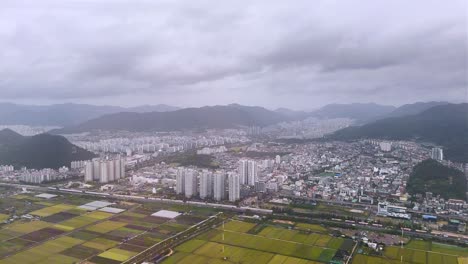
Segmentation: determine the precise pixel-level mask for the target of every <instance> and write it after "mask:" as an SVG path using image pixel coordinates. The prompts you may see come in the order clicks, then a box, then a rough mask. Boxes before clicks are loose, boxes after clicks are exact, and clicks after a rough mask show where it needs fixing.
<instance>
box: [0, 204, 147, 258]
mask: <svg viewBox="0 0 468 264" xmlns="http://www.w3.org/2000/svg"><path fill="white" fill-rule="evenodd" d="M139 206H140V205H138V206H136V207H133V208H130V209H129V210H128V211H130V210H132V209H133V210H134V209H136V208H138V207H139ZM90 213H92V212H90ZM90 213H88V214H90ZM120 214H121V213H118V214H114V215H112V216H110V217H109V218H104V219H100V220H98V221H96V222H93V223H89V224H87V225H85V226H82V227H79V228H76V229H74V230H71V231H70V232H65V233H62V234H60V235H57V236H53V237H50V238H48V239H47V240H44V241H41V242H38V243H34V244H31V245H29V246H26V247H24V248H21V249H20V250H17V251H13V252H10V253H9V254H8V255H6V256H3V257H0V259H6V258H8V257H10V256H12V255H15V254H18V253H20V252H23V251H26V250H28V249H31V248H34V247H36V246H39V245H42V244H43V243H45V242H47V241H51V240H54V239H57V238H60V237H63V236H67V235H70V234H72V233H74V232H77V231H80V230H83V229H85V228H87V227H89V226H92V225H95V224H98V223H102V222H105V221H108V220H110V219H112V218H114V217H117V216H119V215H120ZM85 215H86V214H85ZM28 241H29V240H28Z"/></svg>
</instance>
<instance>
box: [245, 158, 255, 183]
mask: <svg viewBox="0 0 468 264" xmlns="http://www.w3.org/2000/svg"><path fill="white" fill-rule="evenodd" d="M257 175H258V165H257V162H255V161H254V160H249V162H248V177H247V183H246V184H247V185H250V186H255V182H256V181H257Z"/></svg>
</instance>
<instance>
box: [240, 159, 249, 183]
mask: <svg viewBox="0 0 468 264" xmlns="http://www.w3.org/2000/svg"><path fill="white" fill-rule="evenodd" d="M248 175H249V167H248V161H247V160H240V161H239V177H240V183H241V184H247V178H248Z"/></svg>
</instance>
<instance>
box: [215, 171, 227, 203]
mask: <svg viewBox="0 0 468 264" xmlns="http://www.w3.org/2000/svg"><path fill="white" fill-rule="evenodd" d="M213 196H214V199H215V200H216V201H222V200H224V199H225V198H226V174H225V173H224V172H223V171H217V172H215V173H214V176H213Z"/></svg>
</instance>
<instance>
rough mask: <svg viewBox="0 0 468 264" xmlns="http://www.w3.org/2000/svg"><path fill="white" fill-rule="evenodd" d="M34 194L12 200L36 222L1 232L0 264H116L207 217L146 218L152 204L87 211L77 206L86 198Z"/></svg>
mask: <svg viewBox="0 0 468 264" xmlns="http://www.w3.org/2000/svg"><path fill="white" fill-rule="evenodd" d="M33 195H34V194H21V195H16V196H14V197H13V198H12V199H11V200H12V201H17V203H16V204H15V205H17V206H23V207H24V205H26V204H27V205H28V207H27V208H21V210H22V212H23V211H24V213H29V214H31V215H33V216H35V217H36V219H34V220H17V221H15V222H13V223H10V224H6V225H3V226H2V227H1V228H0V264H4V263H6V264H18V263H21V264H23V263H24V264H30V263H31V264H32V263H44V264H45V263H78V262H82V261H85V262H86V261H87V262H90V263H95V264H109V263H111V264H112V263H120V262H122V261H125V260H127V259H129V258H131V257H133V256H135V255H137V254H139V253H140V252H142V251H143V250H145V249H146V248H148V247H150V246H152V245H154V244H156V243H158V242H160V241H162V240H163V239H165V238H167V237H170V236H172V235H174V234H176V233H178V232H180V231H182V230H185V229H186V228H187V227H189V226H191V225H193V224H194V223H198V222H199V221H201V220H204V219H206V218H207V211H201V213H200V214H198V213H197V211H194V212H192V213H191V214H190V215H182V216H180V217H178V218H177V219H175V220H169V219H163V218H157V217H153V216H151V214H152V213H154V212H155V211H156V210H157V209H158V208H156V207H157V205H154V204H152V205H151V206H148V207H146V205H145V206H142V205H139V204H134V208H132V209H131V210H128V211H124V212H122V213H119V214H111V213H106V212H101V211H92V212H87V211H86V210H82V209H80V208H78V206H80V205H82V204H84V203H87V202H90V200H89V199H84V198H80V197H73V196H71V197H59V198H57V199H55V198H54V199H51V200H47V201H45V200H43V199H38V198H37V197H34V196H33ZM68 200H70V203H67V201H68ZM24 201H28V203H25V202H24ZM165 206H166V207H163V206H161V209H163V208H164V209H166V208H167V205H165ZM129 207H130V206H128V205H123V208H125V209H128V208H129ZM28 208H29V210H30V211H27V210H28ZM185 210H186V211H192V208H189V207H185V208H184V209H183V211H185ZM181 211H182V210H181ZM0 212H1V211H0ZM4 218H5V219H7V218H9V215H7V214H0V222H1V221H3V220H2V219H4ZM37 218H38V219H40V220H37Z"/></svg>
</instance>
